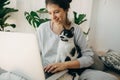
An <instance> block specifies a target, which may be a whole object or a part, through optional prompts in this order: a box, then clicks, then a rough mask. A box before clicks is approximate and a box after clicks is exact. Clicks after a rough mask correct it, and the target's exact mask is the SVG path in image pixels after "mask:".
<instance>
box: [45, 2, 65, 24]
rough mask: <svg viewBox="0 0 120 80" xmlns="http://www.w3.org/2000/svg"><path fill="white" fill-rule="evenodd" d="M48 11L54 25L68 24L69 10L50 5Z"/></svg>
mask: <svg viewBox="0 0 120 80" xmlns="http://www.w3.org/2000/svg"><path fill="white" fill-rule="evenodd" d="M47 9H48V13H49V15H50V18H51V20H52V22H53V23H57V24H64V23H65V22H66V16H67V10H64V9H63V8H60V7H59V6H58V5H55V4H48V5H47Z"/></svg>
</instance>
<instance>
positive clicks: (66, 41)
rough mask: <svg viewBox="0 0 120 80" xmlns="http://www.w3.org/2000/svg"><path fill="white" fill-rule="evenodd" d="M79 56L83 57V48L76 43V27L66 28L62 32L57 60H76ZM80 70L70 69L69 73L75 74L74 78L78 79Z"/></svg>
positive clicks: (74, 79)
mask: <svg viewBox="0 0 120 80" xmlns="http://www.w3.org/2000/svg"><path fill="white" fill-rule="evenodd" d="M79 57H81V50H80V48H79V47H78V46H76V45H75V43H74V27H71V28H70V29H69V30H68V29H64V30H63V31H62V32H61V34H60V41H59V44H58V49H57V58H56V62H65V61H71V60H76V59H77V58H79ZM79 70H80V69H69V70H68V73H69V74H70V75H72V76H73V80H78V78H79V75H80V73H79Z"/></svg>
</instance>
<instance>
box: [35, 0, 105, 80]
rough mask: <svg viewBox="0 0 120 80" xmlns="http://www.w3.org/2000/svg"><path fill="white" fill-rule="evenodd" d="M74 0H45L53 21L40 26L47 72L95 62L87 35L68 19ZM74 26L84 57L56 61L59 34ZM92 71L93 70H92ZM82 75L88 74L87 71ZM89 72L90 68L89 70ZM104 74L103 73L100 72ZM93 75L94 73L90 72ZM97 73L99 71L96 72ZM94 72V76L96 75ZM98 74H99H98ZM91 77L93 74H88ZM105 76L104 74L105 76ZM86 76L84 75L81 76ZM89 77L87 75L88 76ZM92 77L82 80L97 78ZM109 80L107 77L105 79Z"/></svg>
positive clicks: (41, 47) (76, 41) (87, 65)
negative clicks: (88, 44) (87, 42)
mask: <svg viewBox="0 0 120 80" xmlns="http://www.w3.org/2000/svg"><path fill="white" fill-rule="evenodd" d="M71 1H72V0H45V3H46V8H47V10H48V13H49V15H50V18H51V21H48V22H45V23H43V24H41V25H40V26H39V28H38V31H37V32H38V37H39V42H40V51H41V57H42V61H43V67H44V71H45V72H51V73H56V72H59V71H63V70H66V69H78V68H86V67H89V66H91V65H92V64H93V63H94V60H93V58H92V57H93V55H94V54H93V52H92V51H91V50H90V49H89V48H88V47H87V44H86V40H85V37H84V35H83V32H82V31H81V30H80V28H79V27H78V26H77V25H75V24H74V23H73V22H71V21H70V20H69V19H68V11H69V8H70V2H71ZM64 27H65V28H66V29H70V28H71V27H74V28H75V29H74V42H75V44H77V45H78V46H79V47H80V48H81V53H82V57H80V58H78V59H77V60H74V61H66V62H61V63H55V59H56V56H57V46H58V42H59V34H60V33H61V31H62V30H63V29H64ZM90 71H91V70H90ZM85 72H86V70H85V71H84V72H83V73H82V75H83V74H84V75H88V74H86V73H85ZM87 73H89V70H87ZM100 74H101V75H102V73H100ZM89 75H92V74H89ZM96 75H97V72H96ZM96 75H95V74H94V76H96ZM97 76H98V75H97ZM88 77H91V76H88ZM103 77H104V76H103ZM81 78H84V77H81ZM86 78H87V77H86ZM93 78H96V77H92V78H90V79H88V78H87V79H81V80H96V79H93ZM102 79H103V78H102V76H100V77H99V76H98V77H97V80H102ZM104 80H107V79H104Z"/></svg>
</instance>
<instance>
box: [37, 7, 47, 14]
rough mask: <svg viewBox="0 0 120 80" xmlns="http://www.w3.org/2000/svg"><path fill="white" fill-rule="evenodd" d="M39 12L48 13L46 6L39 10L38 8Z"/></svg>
mask: <svg viewBox="0 0 120 80" xmlns="http://www.w3.org/2000/svg"><path fill="white" fill-rule="evenodd" d="M37 12H38V13H48V11H47V9H46V8H41V9H39V10H37Z"/></svg>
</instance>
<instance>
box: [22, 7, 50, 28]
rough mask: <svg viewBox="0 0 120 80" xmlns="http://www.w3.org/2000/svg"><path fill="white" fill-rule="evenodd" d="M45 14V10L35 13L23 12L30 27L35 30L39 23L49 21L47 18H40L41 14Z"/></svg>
mask: <svg viewBox="0 0 120 80" xmlns="http://www.w3.org/2000/svg"><path fill="white" fill-rule="evenodd" d="M45 13H48V12H47V10H46V8H41V9H39V10H37V11H31V12H25V13H24V15H25V17H26V19H27V21H28V22H29V24H30V25H32V26H33V27H34V28H37V27H39V25H40V24H41V23H43V22H46V21H49V20H50V19H48V18H42V16H41V14H45Z"/></svg>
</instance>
